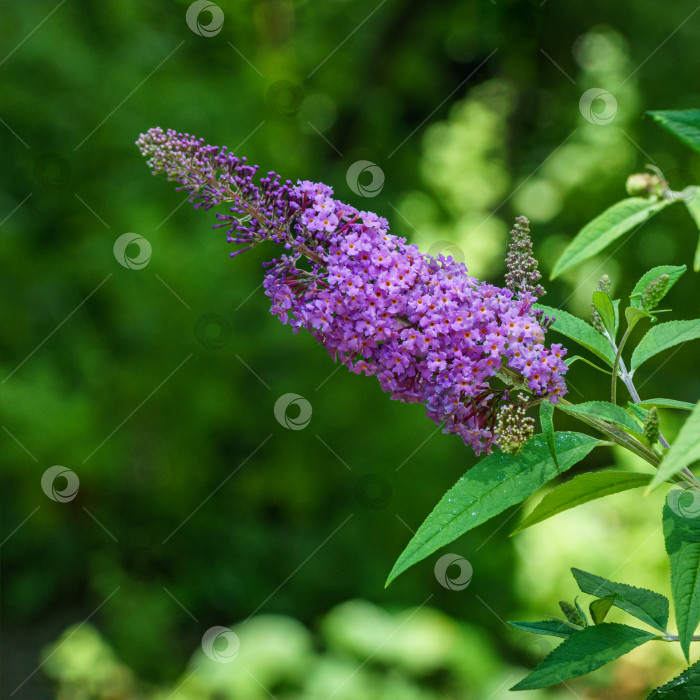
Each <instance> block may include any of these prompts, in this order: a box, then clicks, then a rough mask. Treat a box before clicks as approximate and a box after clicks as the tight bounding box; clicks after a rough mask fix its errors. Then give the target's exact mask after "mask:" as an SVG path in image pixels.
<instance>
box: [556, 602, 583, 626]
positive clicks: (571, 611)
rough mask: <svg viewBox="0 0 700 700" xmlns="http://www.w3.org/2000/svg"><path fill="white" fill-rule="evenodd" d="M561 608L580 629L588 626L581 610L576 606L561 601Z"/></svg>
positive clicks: (568, 618) (567, 617)
mask: <svg viewBox="0 0 700 700" xmlns="http://www.w3.org/2000/svg"><path fill="white" fill-rule="evenodd" d="M559 607H560V608H561V611H562V612H563V613H564V616H565V617H566V619H567V620H568V621H569V622H571V623H572V624H574V625H578V626H579V627H585V626H586V620H585V619H584V617H583V615H582V614H581V612H580V611H579V609H578V608H576V607H575V606H574V605H571V603H567V602H566V601H565V600H560V601H559Z"/></svg>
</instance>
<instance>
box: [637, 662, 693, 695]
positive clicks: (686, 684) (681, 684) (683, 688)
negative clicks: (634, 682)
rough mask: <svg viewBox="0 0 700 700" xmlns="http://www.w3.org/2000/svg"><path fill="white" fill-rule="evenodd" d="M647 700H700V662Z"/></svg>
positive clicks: (653, 693) (658, 689)
mask: <svg viewBox="0 0 700 700" xmlns="http://www.w3.org/2000/svg"><path fill="white" fill-rule="evenodd" d="M647 700H700V661H696V662H695V663H694V664H693V665H692V666H691V667H690V668H686V669H685V671H683V673H681V674H680V675H679V676H676V677H675V678H674V679H673V680H671V681H669V682H668V683H666V685H662V686H661V687H660V688H657V689H656V690H654V691H653V692H652V694H651V695H650V696H649V697H648V698H647Z"/></svg>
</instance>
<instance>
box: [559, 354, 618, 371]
mask: <svg viewBox="0 0 700 700" xmlns="http://www.w3.org/2000/svg"><path fill="white" fill-rule="evenodd" d="M578 360H581V361H582V362H585V363H586V364H587V365H590V366H591V367H593V369H597V370H598V371H599V372H602V373H603V374H607V375H608V376H609V375H611V374H612V372H610V371H609V370H607V369H603V368H602V367H598V365H597V364H595V362H591V361H590V360H587V359H586V358H585V357H581V355H572V356H571V357H567V358H566V359H565V360H564V364H565V365H566V366H567V367H571V365H573V364H574V362H576V361H578Z"/></svg>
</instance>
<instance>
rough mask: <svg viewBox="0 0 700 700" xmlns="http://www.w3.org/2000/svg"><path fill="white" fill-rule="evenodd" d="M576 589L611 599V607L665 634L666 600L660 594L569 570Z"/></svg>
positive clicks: (584, 572)
mask: <svg viewBox="0 0 700 700" xmlns="http://www.w3.org/2000/svg"><path fill="white" fill-rule="evenodd" d="M571 573H572V574H573V575H574V578H575V579H576V583H577V584H578V587H579V588H580V589H581V591H582V592H583V593H588V594H590V595H594V596H596V597H598V598H605V597H608V596H612V597H613V605H614V606H615V607H618V608H620V609H621V610H624V611H625V612H626V613H629V614H630V615H633V616H634V617H636V618H637V619H638V620H641V621H642V622H646V623H647V624H648V625H650V626H651V627H655V628H656V629H657V630H659V631H661V632H664V633H665V632H666V625H667V624H668V608H669V605H668V599H667V598H666V597H665V596H662V595H661V594H660V593H655V592H654V591H648V590H647V589H646V588H637V587H636V586H629V585H628V584H626V583H616V582H615V581H608V579H606V578H603V577H602V576H596V575H595V574H589V573H588V572H587V571H581V569H571Z"/></svg>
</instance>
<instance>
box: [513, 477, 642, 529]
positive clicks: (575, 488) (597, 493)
mask: <svg viewBox="0 0 700 700" xmlns="http://www.w3.org/2000/svg"><path fill="white" fill-rule="evenodd" d="M651 477H652V475H651V474H637V473H635V472H619V471H607V472H605V471H601V472H586V473H585V474H579V475H578V476H575V477H574V478H573V479H571V480H570V481H567V482H565V483H563V484H560V485H559V486H557V487H556V488H555V489H554V491H551V492H550V493H548V494H547V495H546V496H545V497H544V498H543V499H542V500H541V501H540V502H539V503H538V504H537V506H535V509H534V510H533V511H532V513H530V515H528V516H527V518H525V520H523V521H522V523H520V525H518V527H517V528H516V529H515V530H513V533H512V534H513V535H515V534H516V533H517V532H520V531H521V530H524V529H525V528H527V527H532V525H536V524H537V523H541V522H542V521H543V520H547V519H548V518H551V517H552V516H554V515H557V514H558V513H563V512H564V511H566V510H570V509H571V508H575V507H576V506H580V505H581V504H583V503H588V502H589V501H594V500H595V499H597V498H603V497H604V496H609V495H610V494H613V493H620V492H621V491H628V490H629V489H637V488H640V487H642V486H646V485H647V484H648V483H649V482H650V481H651Z"/></svg>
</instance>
